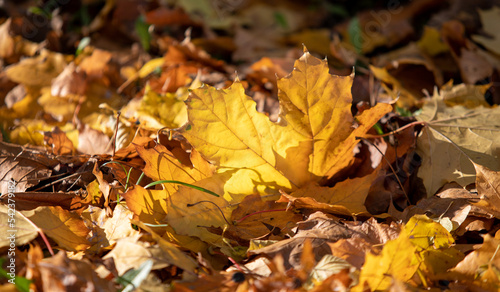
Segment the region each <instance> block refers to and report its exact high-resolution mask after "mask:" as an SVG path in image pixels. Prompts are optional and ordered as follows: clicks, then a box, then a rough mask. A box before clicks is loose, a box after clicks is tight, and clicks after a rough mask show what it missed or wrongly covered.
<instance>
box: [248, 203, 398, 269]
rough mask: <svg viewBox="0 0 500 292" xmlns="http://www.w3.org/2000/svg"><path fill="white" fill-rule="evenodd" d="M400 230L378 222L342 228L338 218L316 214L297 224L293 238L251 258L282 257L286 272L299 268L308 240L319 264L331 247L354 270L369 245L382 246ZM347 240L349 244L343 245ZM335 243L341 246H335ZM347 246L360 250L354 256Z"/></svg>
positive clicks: (268, 247)
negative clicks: (353, 266)
mask: <svg viewBox="0 0 500 292" xmlns="http://www.w3.org/2000/svg"><path fill="white" fill-rule="evenodd" d="M398 230H399V227H397V226H396V225H391V226H389V225H385V224H377V223H376V222H375V220H374V219H373V220H371V221H369V222H365V223H363V224H359V225H356V224H347V223H346V224H343V223H341V222H339V221H338V220H336V219H335V218H333V217H331V216H329V215H326V214H324V213H322V212H315V213H313V214H311V215H310V216H309V218H308V219H307V220H305V221H302V222H299V223H298V230H297V232H296V234H295V236H294V237H292V238H290V239H285V240H281V241H279V242H277V243H275V244H272V245H269V246H267V247H263V248H260V249H256V250H251V251H249V254H251V255H255V254H263V255H267V256H270V257H274V256H275V255H276V254H278V253H279V254H281V255H283V257H284V261H285V263H284V264H285V268H290V267H295V268H297V267H299V266H300V263H301V260H300V255H301V254H302V245H303V243H304V242H305V241H306V240H310V241H311V243H312V247H313V251H314V257H315V260H316V261H319V260H321V258H322V257H323V256H324V255H326V254H331V251H330V246H332V245H333V246H335V247H339V250H338V252H337V251H334V255H335V256H337V257H340V258H343V259H345V260H347V261H348V262H349V263H351V264H352V265H355V266H361V265H362V263H363V261H364V253H365V252H366V251H368V250H369V249H370V248H371V245H369V244H367V243H370V244H383V243H385V242H386V241H388V240H391V239H393V238H395V237H396V236H397V234H398ZM342 240H346V241H342ZM336 242H340V243H338V244H335V243H336ZM346 245H353V246H357V249H356V251H355V252H352V251H350V250H346V249H345V246H346Z"/></svg>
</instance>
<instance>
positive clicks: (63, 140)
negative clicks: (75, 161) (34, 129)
mask: <svg viewBox="0 0 500 292" xmlns="http://www.w3.org/2000/svg"><path fill="white" fill-rule="evenodd" d="M44 141H45V143H46V144H47V145H49V146H50V147H51V148H52V153H54V154H55V155H71V154H73V153H74V150H75V149H74V147H73V142H71V140H70V139H68V137H67V136H66V134H65V133H64V132H63V131H61V129H59V127H57V126H56V127H55V128H54V130H52V132H45V133H44Z"/></svg>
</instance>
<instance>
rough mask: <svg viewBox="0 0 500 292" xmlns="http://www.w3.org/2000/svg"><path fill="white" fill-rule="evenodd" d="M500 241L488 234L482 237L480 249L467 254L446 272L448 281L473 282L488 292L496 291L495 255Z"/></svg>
mask: <svg viewBox="0 0 500 292" xmlns="http://www.w3.org/2000/svg"><path fill="white" fill-rule="evenodd" d="M499 246H500V240H499V239H498V237H497V236H495V237H492V236H491V235H489V234H486V235H485V236H484V243H483V244H482V245H481V247H480V248H479V249H477V250H475V251H473V252H471V253H470V254H468V255H467V256H466V257H465V258H464V259H463V260H462V261H461V262H460V263H458V264H457V265H456V267H454V268H453V269H451V270H450V271H449V272H448V277H447V278H448V279H450V280H451V279H459V280H462V281H463V280H468V281H474V282H475V283H476V284H477V285H478V286H481V287H483V288H485V289H488V291H495V290H498V289H499V287H500V281H499V279H498V271H499V270H500V260H499V258H498V257H496V256H495V255H496V254H497V252H498V247H499Z"/></svg>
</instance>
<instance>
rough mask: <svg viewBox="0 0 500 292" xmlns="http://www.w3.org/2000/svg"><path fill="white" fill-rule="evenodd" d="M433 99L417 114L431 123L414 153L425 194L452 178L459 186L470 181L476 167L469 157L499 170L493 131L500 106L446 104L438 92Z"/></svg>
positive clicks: (496, 136)
mask: <svg viewBox="0 0 500 292" xmlns="http://www.w3.org/2000/svg"><path fill="white" fill-rule="evenodd" d="M433 100H434V102H429V103H427V104H426V105H424V107H423V111H422V114H421V115H420V116H418V117H417V118H418V119H419V120H420V121H426V122H427V123H429V126H430V127H426V128H424V129H423V131H422V134H421V136H420V137H419V138H418V141H417V153H418V154H419V155H420V156H421V157H422V165H421V166H420V168H419V171H418V176H419V177H420V178H421V179H422V180H423V183H424V185H425V188H426V190H427V195H428V196H431V195H433V194H435V193H436V191H437V190H438V189H439V188H440V187H441V186H443V185H444V184H446V183H448V182H452V181H455V182H457V183H459V184H460V185H462V186H465V185H468V184H470V183H473V182H474V181H475V169H474V167H473V165H472V163H471V161H470V160H469V157H470V159H471V160H472V161H474V163H477V164H481V165H483V166H486V167H488V168H489V169H492V170H494V171H498V170H500V164H499V161H500V159H499V157H498V153H497V151H496V149H497V148H498V146H497V145H498V143H500V140H499V139H500V138H499V137H500V136H499V135H496V133H497V131H498V130H499V129H500V123H499V122H498V121H500V119H498V118H497V116H498V115H499V114H500V108H498V107H496V108H489V107H483V106H477V107H474V108H473V109H469V108H467V107H466V106H464V105H455V106H453V107H449V106H446V105H445V103H444V102H443V101H441V99H440V98H439V94H438V93H437V92H436V93H435V94H434V99H433ZM443 135H444V136H446V137H447V138H444V137H443ZM449 140H451V141H452V142H453V143H454V144H452V143H451V142H450V141H449ZM462 151H463V152H465V154H466V155H467V156H468V157H467V156H466V155H464V153H463V152H462Z"/></svg>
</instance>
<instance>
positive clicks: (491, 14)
mask: <svg viewBox="0 0 500 292" xmlns="http://www.w3.org/2000/svg"><path fill="white" fill-rule="evenodd" d="M478 13H479V17H480V18H481V22H482V24H483V30H484V32H485V33H486V34H487V35H490V36H491V37H485V36H482V35H473V36H472V39H473V40H475V41H476V42H478V43H480V44H482V45H483V46H485V47H486V48H487V49H488V50H490V51H492V52H494V53H495V54H500V50H498V47H499V44H500V43H499V41H500V35H499V34H498V30H497V29H496V27H497V24H498V15H500V8H498V7H496V6H493V7H492V8H491V9H489V10H479V11H478Z"/></svg>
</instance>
